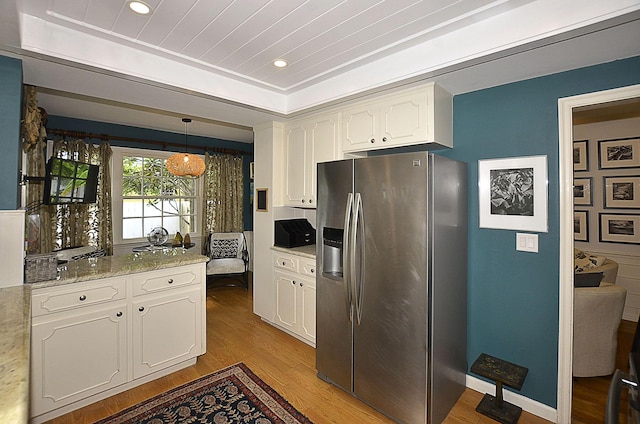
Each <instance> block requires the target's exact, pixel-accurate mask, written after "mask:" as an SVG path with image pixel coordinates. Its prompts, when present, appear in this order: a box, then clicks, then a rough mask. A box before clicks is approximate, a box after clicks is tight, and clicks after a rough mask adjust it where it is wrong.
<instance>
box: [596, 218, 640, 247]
mask: <svg viewBox="0 0 640 424" xmlns="http://www.w3.org/2000/svg"><path fill="white" fill-rule="evenodd" d="M600 241H602V242H613V243H632V244H640V214H621V213H601V214H600Z"/></svg>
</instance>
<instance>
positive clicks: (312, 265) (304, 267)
mask: <svg viewBox="0 0 640 424" xmlns="http://www.w3.org/2000/svg"><path fill="white" fill-rule="evenodd" d="M299 272H300V274H302V275H306V276H309V277H313V278H315V277H316V261H314V260H313V259H307V258H304V259H300V271H299Z"/></svg>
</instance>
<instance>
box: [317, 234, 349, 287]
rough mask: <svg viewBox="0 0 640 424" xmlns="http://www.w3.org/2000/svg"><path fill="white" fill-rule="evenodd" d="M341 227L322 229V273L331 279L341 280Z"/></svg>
mask: <svg viewBox="0 0 640 424" xmlns="http://www.w3.org/2000/svg"><path fill="white" fill-rule="evenodd" d="M343 235H344V230H343V229H342V228H329V227H324V228H323V229H322V259H323V261H322V275H323V276H324V277H326V278H330V279H333V280H342V238H343Z"/></svg>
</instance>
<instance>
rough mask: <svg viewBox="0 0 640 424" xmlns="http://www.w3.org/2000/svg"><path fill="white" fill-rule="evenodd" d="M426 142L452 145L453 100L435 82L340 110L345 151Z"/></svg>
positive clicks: (343, 148) (436, 145) (432, 145)
mask: <svg viewBox="0 0 640 424" xmlns="http://www.w3.org/2000/svg"><path fill="white" fill-rule="evenodd" d="M415 144H429V145H430V146H431V148H441V147H453V100H452V96H451V94H449V93H448V92H446V91H445V90H444V89H443V88H442V87H440V86H438V85H436V84H435V83H430V84H426V85H422V86H419V87H414V88H411V89H407V90H402V91H396V92H394V93H392V94H389V95H385V96H382V97H379V98H377V99H374V100H370V101H366V102H362V103H358V104H356V105H354V106H352V107H350V108H348V109H345V110H343V111H342V150H343V152H345V153H350V152H359V151H367V150H376V149H384V148H388V147H399V146H410V145H415Z"/></svg>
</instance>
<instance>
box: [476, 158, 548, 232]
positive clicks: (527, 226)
mask: <svg viewBox="0 0 640 424" xmlns="http://www.w3.org/2000/svg"><path fill="white" fill-rule="evenodd" d="M478 189H479V193H478V194H479V199H478V203H479V207H480V211H479V213H480V216H479V218H480V219H479V222H480V228H498V229H504V230H524V231H538V232H544V233H546V232H547V231H548V223H547V219H548V218H547V202H548V200H547V197H548V179H547V157H546V156H524V157H515V158H505V159H487V160H479V161H478Z"/></svg>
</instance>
